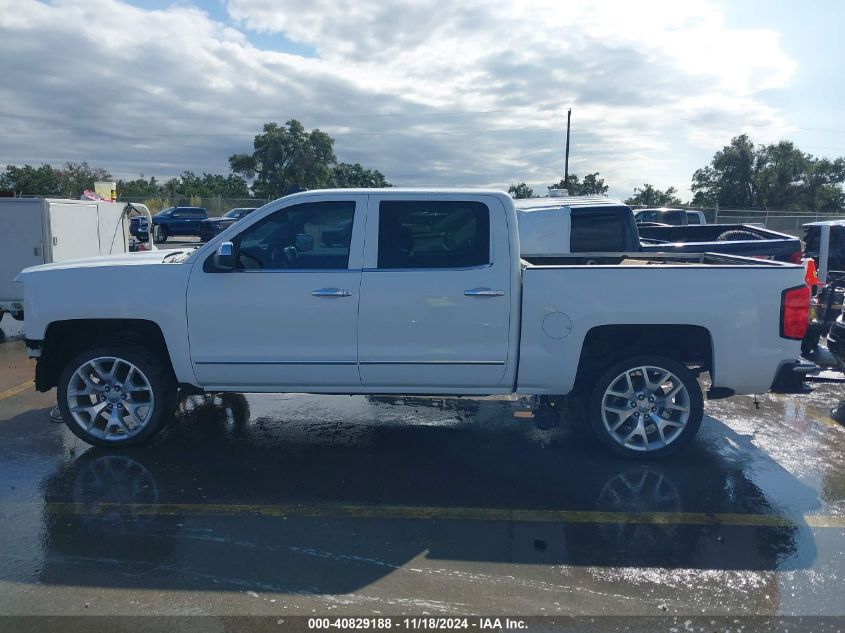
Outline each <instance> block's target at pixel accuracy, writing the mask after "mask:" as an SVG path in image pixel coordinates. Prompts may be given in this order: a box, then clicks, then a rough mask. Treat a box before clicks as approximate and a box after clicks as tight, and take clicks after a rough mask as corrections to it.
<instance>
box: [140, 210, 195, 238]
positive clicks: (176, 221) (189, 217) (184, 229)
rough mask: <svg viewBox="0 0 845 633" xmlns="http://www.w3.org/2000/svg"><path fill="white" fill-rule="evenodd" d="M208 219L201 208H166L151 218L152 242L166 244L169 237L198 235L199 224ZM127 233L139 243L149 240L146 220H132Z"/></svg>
mask: <svg viewBox="0 0 845 633" xmlns="http://www.w3.org/2000/svg"><path fill="white" fill-rule="evenodd" d="M207 218H208V212H207V211H206V210H205V209H204V208H202V207H168V208H167V209H162V210H161V211H159V212H158V213H156V214H155V215H154V216H153V242H155V243H156V244H158V243H160V242H166V241H167V238H168V237H170V236H171V235H174V236H175V235H196V236H199V234H200V223H201V222H202V221H203V220H205V219H207ZM129 233H131V234H132V235H134V236H135V237H136V238H138V240H139V241H141V242H146V241H147V239H149V235H148V227H147V218H143V217H141V218H132V220H131V221H130V224H129Z"/></svg>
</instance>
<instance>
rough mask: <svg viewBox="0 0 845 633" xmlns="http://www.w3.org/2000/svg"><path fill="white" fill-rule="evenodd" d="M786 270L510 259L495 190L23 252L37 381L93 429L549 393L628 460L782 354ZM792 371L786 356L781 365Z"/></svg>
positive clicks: (116, 441)
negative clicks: (162, 244) (179, 242)
mask: <svg viewBox="0 0 845 633" xmlns="http://www.w3.org/2000/svg"><path fill="white" fill-rule="evenodd" d="M803 277H804V270H803V269H802V268H801V267H799V266H795V265H790V264H783V263H779V262H768V261H759V260H754V259H746V258H741V257H732V256H724V255H713V254H694V255H691V254H686V255H659V254H643V253H631V254H625V253H574V254H564V255H559V256H555V257H543V256H531V257H528V258H527V259H526V258H523V257H521V256H520V244H519V235H518V231H517V217H516V212H515V210H514V204H513V201H512V200H511V198H510V197H509V196H508V195H507V194H505V193H503V192H501V191H487V190H412V189H383V190H379V189H360V190H324V191H310V192H305V193H300V194H296V195H292V196H287V197H285V198H282V199H280V200H277V201H275V202H272V203H270V204H267V205H266V206H264V207H263V208H261V209H259V210H257V211H255V212H254V213H252V214H251V215H250V216H249V217H247V218H245V219H244V220H242V221H240V222H238V223H236V224H234V225H233V226H232V227H230V228H229V229H227V230H225V231H224V232H223V233H221V234H220V235H218V236H217V237H215V238H214V239H212V240H211V241H210V242H208V243H207V244H205V245H203V246H201V247H199V248H197V249H194V250H186V251H169V252H168V251H158V252H150V253H139V254H129V255H123V256H116V257H100V258H94V259H87V260H79V261H76V262H63V263H59V264H48V265H43V266H36V267H33V268H28V269H26V270H25V271H23V272H22V273H21V274H20V276H19V277H18V280H19V281H21V282H22V283H23V286H24V308H25V328H26V344H27V346H28V349H29V352H30V355H31V356H33V357H35V358H37V359H38V363H37V366H36V386H37V388H38V389H39V390H41V391H46V390H48V389H50V388H52V387H58V390H57V391H58V394H57V396H58V405H59V408H60V410H61V412H62V415H63V417H64V420H65V422H66V423H67V425H68V426H69V427H70V429H71V430H72V431H73V432H74V433H75V434H76V435H78V436H79V437H80V438H82V439H83V440H85V441H86V442H89V443H91V444H96V445H110V446H115V445H126V444H134V443H137V442H141V441H143V440H146V439H148V438H149V437H150V436H152V435H153V434H154V433H155V432H156V431H158V430H160V429H161V428H162V427H163V426H164V425H165V424H166V423H167V421H168V420H169V419H170V417H171V415H172V412H173V408H174V404H175V401H176V394H177V391H178V389H179V388H182V389H183V390H189V391H197V390H200V391H208V392H220V391H238V392H310V393H335V394H384V393H404V394H455V395H457V394H460V395H478V396H481V395H495V394H510V393H513V392H519V393H522V394H533V395H536V396H539V398H540V400H541V402H543V403H545V404H546V406H549V407H551V408H554V406H555V403H557V402H558V399H557V397H558V396H565V395H569V396H570V397H571V398H573V399H574V400H575V401H576V402H579V403H583V406H584V411H585V413H586V418H587V419H588V421H589V425H590V427H591V428H592V430H593V431H594V432H595V434H596V436H597V437H598V439H599V440H601V441H602V442H603V443H604V444H606V445H607V446H608V447H610V448H611V449H612V450H615V451H616V452H618V453H622V454H626V455H646V456H663V455H667V454H670V453H672V452H674V451H676V450H678V449H680V448H681V447H683V446H685V445H687V444H688V443H689V442H690V441H691V440H692V439H693V436H694V435H695V433H696V432H697V430H698V427H699V425H700V424H701V420H702V416H703V396H702V392H701V388H700V386H699V383H698V380H697V376H698V374H700V373H701V372H703V371H707V372H709V374H710V376H711V387H710V391H709V395H710V397H726V396H729V395H732V394H735V393H736V394H743V393H746V394H747V393H760V392H765V391H767V390H769V389H770V388H771V387H772V385H773V383H775V381H776V379H777V378H778V377H779V376H780V375H782V374H784V373H788V372H791V371H793V370H796V367H797V364H798V363H797V361H796V360H795V359H796V358H797V357H798V355H799V352H800V349H799V348H800V340H801V337H802V336H803V334H804V330H805V328H806V324H807V311H808V300H809V296H808V295H809V293H808V290H807V288H806V286H805V285H804V281H803ZM798 370H799V371H800V368H799V369H798Z"/></svg>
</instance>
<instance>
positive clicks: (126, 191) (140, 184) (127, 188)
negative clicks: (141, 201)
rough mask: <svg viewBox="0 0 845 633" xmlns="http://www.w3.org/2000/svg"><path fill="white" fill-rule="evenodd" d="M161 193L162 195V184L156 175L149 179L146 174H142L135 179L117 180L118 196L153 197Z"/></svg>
mask: <svg viewBox="0 0 845 633" xmlns="http://www.w3.org/2000/svg"><path fill="white" fill-rule="evenodd" d="M160 195H162V186H161V184H159V182H158V181H157V180H156V178H155V176H152V177H151V178H150V179H149V180H147V179H146V178H144V174H141V177H140V178H136V179H135V180H118V181H117V196H118V198H151V197H155V196H160Z"/></svg>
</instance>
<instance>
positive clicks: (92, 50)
mask: <svg viewBox="0 0 845 633" xmlns="http://www.w3.org/2000/svg"><path fill="white" fill-rule="evenodd" d="M843 24H845V3H842V2H838V1H836V0H816V1H815V2H813V3H812V10H807V5H806V4H802V3H795V2H792V1H789V2H787V1H781V0H730V1H725V2H711V1H708V0H685V1H684V2H679V1H677V0H668V1H653V2H651V1H648V0H642V1H637V2H631V1H627V0H615V1H609V0H608V1H605V0H598V1H596V0H592V1H589V2H572V1H567V0H482V1H476V0H462V1H461V2H444V1H443V0H407V1H405V2H394V1H392V0H356V1H355V2H338V1H335V2H332V1H330V0H209V1H208V2H200V1H199V0H177V1H171V0H132V1H123V0H68V1H55V2H39V1H37V0H0V60H2V64H0V68H2V80H0V122H2V123H1V124H2V133H0V165H3V164H23V163H31V164H39V163H42V162H47V163H52V164H55V165H58V164H61V163H63V162H65V161H69V160H71V161H81V160H87V161H88V162H89V163H91V164H92V165H96V166H101V167H105V168H106V169H108V170H110V171H111V172H112V174H113V175H114V176H115V177H124V178H126V177H136V176H137V175H138V174H140V173H143V174H144V175H146V176H151V175H155V176H159V177H169V176H173V175H177V174H178V173H180V172H182V171H183V170H186V169H190V170H193V171H195V172H203V171H208V172H213V173H226V172H227V171H228V161H227V157H228V156H229V155H230V154H232V153H235V152H246V151H249V150H250V149H251V143H252V137H253V136H254V135H255V133H256V132H257V131H259V130H260V128H261V125H262V124H263V123H264V122H266V121H278V122H280V123H283V122H284V121H285V120H287V119H289V118H297V119H299V120H300V121H302V122H303V124H304V125H305V126H306V127H309V128H311V127H319V128H321V129H323V130H326V131H328V132H329V133H330V134H331V135H332V136H334V137H335V139H336V141H337V142H336V151H337V155H338V158H339V159H340V160H342V161H348V162H361V163H363V164H365V165H366V166H369V167H376V168H378V169H380V170H381V171H382V172H384V174H385V175H386V176H387V178H388V180H390V181H391V182H393V183H394V184H396V185H409V186H419V185H459V186H485V187H486V186H493V187H502V188H504V187H507V185H508V184H509V183H512V182H517V181H526V182H528V183H529V184H532V185H534V186H535V188H536V187H540V188H542V189H543V190H545V185H546V184H548V183H550V182H552V181H554V180H557V179H559V178H561V177H562V175H563V155H564V152H563V148H564V143H565V134H564V129H565V121H566V115H565V112H566V109H567V108H570V107H571V108H572V123H573V132H572V147H571V157H570V171H572V172H574V173H577V174H581V175H583V174H585V173H588V172H592V171H599V172H601V174H602V176H604V177H605V178H606V179H607V181H608V183H609V184H610V185H611V194H613V195H617V196H628V195H630V193H631V190H632V188H633V187H634V186H635V185H637V184H641V183H643V182H649V183H652V184H654V185H656V186H658V187H660V188H664V187H667V186H669V185H674V186H675V187H677V188H678V189H680V190H681V192H682V195H683V196H684V197H686V196H687V195H688V193H689V192H688V187H689V184H690V176H691V174H692V172H693V171H694V169H695V168H697V167H700V166H702V165H704V164H706V163H707V162H708V160H709V159H710V157H711V156H712V154H713V152H714V151H715V150H717V149H719V148H720V147H721V146H723V145H724V144H726V143H727V142H728V141H729V140H730V138H731V137H732V136H734V135H736V134H740V133H742V132H747V133H749V134H750V135H751V136H752V138H754V139H755V140H756V141H758V142H768V141H773V140H777V139H779V138H790V139H792V140H794V141H796V143H797V144H798V145H799V147H801V148H802V149H804V150H805V151H809V152H812V153H813V154H816V155H822V156H825V155H827V156H838V155H845V122H843V121H842V120H841V119H842V115H841V112H842V102H843V97H845V86H844V85H843V81H842V78H843V77H845V67H843V66H845V63H843V59H845V56H843V45H842V44H841V37H842V34H841V28H842V25H843Z"/></svg>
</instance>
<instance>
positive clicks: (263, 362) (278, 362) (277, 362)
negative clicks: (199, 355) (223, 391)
mask: <svg viewBox="0 0 845 633" xmlns="http://www.w3.org/2000/svg"><path fill="white" fill-rule="evenodd" d="M194 363H195V364H196V365H357V364H358V363H357V362H356V361H354V360H214V359H205V360H195V361H194Z"/></svg>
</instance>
